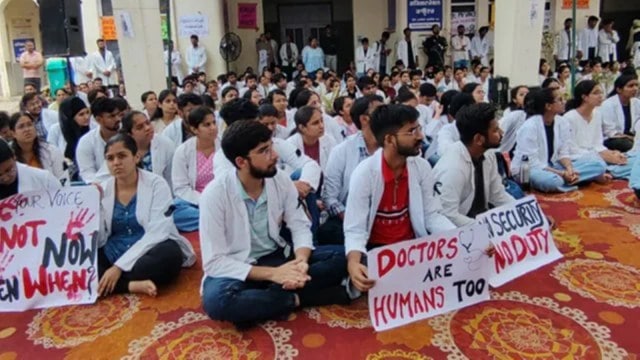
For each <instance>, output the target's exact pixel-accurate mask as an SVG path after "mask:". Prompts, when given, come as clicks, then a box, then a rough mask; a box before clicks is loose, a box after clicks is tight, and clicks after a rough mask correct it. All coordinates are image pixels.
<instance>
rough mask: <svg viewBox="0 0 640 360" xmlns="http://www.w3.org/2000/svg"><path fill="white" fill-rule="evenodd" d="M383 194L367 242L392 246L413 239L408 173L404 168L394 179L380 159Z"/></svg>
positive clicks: (389, 169) (384, 162)
mask: <svg viewBox="0 0 640 360" xmlns="http://www.w3.org/2000/svg"><path fill="white" fill-rule="evenodd" d="M382 178H383V180H384V192H383V193H382V199H381V200H380V205H379V206H378V211H377V212H376V218H375V220H374V222H373V227H372V228H371V236H370V237H369V242H370V243H371V244H375V245H388V244H394V243H397V242H400V241H403V240H411V239H414V238H415V235H414V233H413V227H412V226H411V219H410V218H409V173H408V171H407V167H406V166H405V168H404V171H403V172H402V175H401V176H400V177H399V178H398V179H396V178H395V177H394V175H393V170H391V168H390V167H389V165H388V164H387V162H386V161H385V160H384V157H383V158H382Z"/></svg>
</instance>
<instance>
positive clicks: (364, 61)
mask: <svg viewBox="0 0 640 360" xmlns="http://www.w3.org/2000/svg"><path fill="white" fill-rule="evenodd" d="M361 43H362V45H360V46H358V48H357V49H356V73H357V76H358V77H360V76H364V75H365V74H366V73H367V70H369V69H374V70H377V65H378V60H377V58H378V49H375V48H371V47H369V39H368V38H363V39H362V41H361ZM375 45H377V43H374V46H375Z"/></svg>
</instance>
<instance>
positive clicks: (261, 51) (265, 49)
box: [256, 34, 275, 73]
mask: <svg viewBox="0 0 640 360" xmlns="http://www.w3.org/2000/svg"><path fill="white" fill-rule="evenodd" d="M256 51H257V52H258V72H260V73H262V71H263V70H264V69H267V68H269V66H271V63H273V59H274V57H275V54H274V52H273V48H272V47H271V42H270V41H269V40H267V37H266V35H265V34H260V37H259V38H258V39H257V40H256Z"/></svg>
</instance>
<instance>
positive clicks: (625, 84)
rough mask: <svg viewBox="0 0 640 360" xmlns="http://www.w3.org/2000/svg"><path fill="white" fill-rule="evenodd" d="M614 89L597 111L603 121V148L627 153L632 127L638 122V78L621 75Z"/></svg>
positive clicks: (630, 141) (630, 142)
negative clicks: (600, 113)
mask: <svg viewBox="0 0 640 360" xmlns="http://www.w3.org/2000/svg"><path fill="white" fill-rule="evenodd" d="M614 88H615V89H614V91H613V92H612V93H611V95H610V96H609V98H608V99H607V100H605V101H604V102H603V103H602V106H601V107H600V108H599V109H598V111H600V112H602V116H603V121H604V124H603V125H604V137H605V140H604V146H606V147H607V148H609V149H611V150H618V151H620V152H627V151H629V150H631V148H632V147H633V140H634V135H635V134H634V127H635V124H636V123H637V122H638V121H639V120H640V99H638V98H637V97H636V94H637V93H638V76H637V75H636V74H635V73H631V74H623V75H621V76H620V77H618V78H617V79H616V81H615V83H614Z"/></svg>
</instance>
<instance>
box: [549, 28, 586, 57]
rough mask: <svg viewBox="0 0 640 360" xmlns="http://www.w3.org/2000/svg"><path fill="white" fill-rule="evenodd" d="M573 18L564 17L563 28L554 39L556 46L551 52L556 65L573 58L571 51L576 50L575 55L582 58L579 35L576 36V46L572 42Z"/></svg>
mask: <svg viewBox="0 0 640 360" xmlns="http://www.w3.org/2000/svg"><path fill="white" fill-rule="evenodd" d="M572 31H573V19H572V18H566V19H565V20H564V29H562V30H560V32H559V33H558V39H557V40H556V47H555V49H554V52H553V56H554V57H555V59H556V66H557V65H558V64H560V63H563V62H566V63H569V62H570V60H571V59H572V58H573V56H574V55H573V52H574V50H575V51H576V54H575V57H577V58H579V59H580V58H582V52H581V49H582V46H580V36H576V42H577V43H578V45H577V46H576V45H575V44H574V42H573V34H572Z"/></svg>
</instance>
